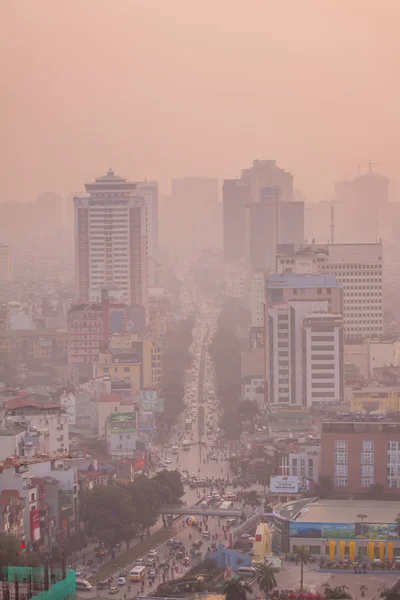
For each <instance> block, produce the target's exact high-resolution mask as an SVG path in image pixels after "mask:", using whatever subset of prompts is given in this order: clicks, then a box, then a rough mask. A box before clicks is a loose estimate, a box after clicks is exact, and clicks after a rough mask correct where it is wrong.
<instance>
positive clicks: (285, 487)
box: [269, 475, 299, 494]
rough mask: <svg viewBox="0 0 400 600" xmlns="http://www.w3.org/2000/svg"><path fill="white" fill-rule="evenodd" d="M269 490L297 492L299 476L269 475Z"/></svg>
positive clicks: (279, 492) (278, 492)
mask: <svg viewBox="0 0 400 600" xmlns="http://www.w3.org/2000/svg"><path fill="white" fill-rule="evenodd" d="M269 490H270V492H271V493H273V494H285V493H286V494H297V493H298V491H299V478H298V477H296V476H294V475H290V476H287V477H284V476H282V475H278V476H277V477H271V479H270V482H269Z"/></svg>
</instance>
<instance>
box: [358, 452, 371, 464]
mask: <svg viewBox="0 0 400 600" xmlns="http://www.w3.org/2000/svg"><path fill="white" fill-rule="evenodd" d="M361 464H362V465H373V464H374V453H373V452H361Z"/></svg>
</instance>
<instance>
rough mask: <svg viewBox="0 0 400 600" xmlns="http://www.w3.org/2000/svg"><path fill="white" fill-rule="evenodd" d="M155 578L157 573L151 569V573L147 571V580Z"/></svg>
mask: <svg viewBox="0 0 400 600" xmlns="http://www.w3.org/2000/svg"><path fill="white" fill-rule="evenodd" d="M156 577H157V572H156V571H155V569H152V570H151V571H149V579H155V578H156Z"/></svg>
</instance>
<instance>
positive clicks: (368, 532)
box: [355, 523, 399, 540]
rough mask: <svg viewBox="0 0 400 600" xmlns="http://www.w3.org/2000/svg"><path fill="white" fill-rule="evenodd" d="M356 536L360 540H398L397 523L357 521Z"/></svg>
mask: <svg viewBox="0 0 400 600" xmlns="http://www.w3.org/2000/svg"><path fill="white" fill-rule="evenodd" d="M355 537H356V539H358V540H389V539H390V540H398V539H399V534H398V532H397V525H396V523H356V524H355Z"/></svg>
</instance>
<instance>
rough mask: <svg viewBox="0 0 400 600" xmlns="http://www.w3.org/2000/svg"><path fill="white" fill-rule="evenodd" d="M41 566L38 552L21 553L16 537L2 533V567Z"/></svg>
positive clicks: (0, 563)
mask: <svg viewBox="0 0 400 600" xmlns="http://www.w3.org/2000/svg"><path fill="white" fill-rule="evenodd" d="M39 564H40V561H39V556H38V555H37V554H36V552H24V551H21V547H20V544H19V542H18V540H17V539H16V538H15V537H13V536H12V535H7V534H5V533H0V567H4V566H7V565H15V566H24V565H26V566H28V567H38V566H39Z"/></svg>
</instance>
